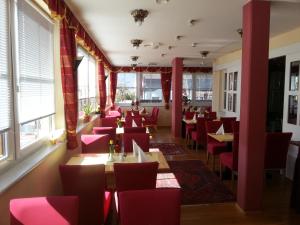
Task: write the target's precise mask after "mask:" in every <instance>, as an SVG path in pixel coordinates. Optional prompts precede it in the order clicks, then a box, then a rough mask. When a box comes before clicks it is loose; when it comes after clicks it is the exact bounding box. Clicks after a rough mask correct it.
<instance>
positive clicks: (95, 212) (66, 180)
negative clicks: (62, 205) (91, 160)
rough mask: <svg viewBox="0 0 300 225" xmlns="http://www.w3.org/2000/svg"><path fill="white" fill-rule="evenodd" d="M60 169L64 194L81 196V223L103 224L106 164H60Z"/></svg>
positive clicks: (83, 224) (82, 224)
mask: <svg viewBox="0 0 300 225" xmlns="http://www.w3.org/2000/svg"><path fill="white" fill-rule="evenodd" d="M59 171H60V176H61V181H62V187H63V191H64V194H65V195H77V196H78V197H79V224H80V225H85V224H94V225H100V224H103V220H104V219H103V217H104V208H103V207H104V206H103V204H104V191H105V186H106V180H105V179H106V177H105V166H104V165H101V164H99V165H84V166H82V165H60V167H59Z"/></svg>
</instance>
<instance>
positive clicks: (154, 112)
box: [152, 107, 159, 123]
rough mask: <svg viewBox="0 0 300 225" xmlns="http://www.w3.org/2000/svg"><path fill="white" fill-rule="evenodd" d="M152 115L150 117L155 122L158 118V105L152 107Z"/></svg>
mask: <svg viewBox="0 0 300 225" xmlns="http://www.w3.org/2000/svg"><path fill="white" fill-rule="evenodd" d="M153 110H154V111H153V117H152V119H153V121H154V122H155V123H157V120H158V113H159V108H158V107H153Z"/></svg>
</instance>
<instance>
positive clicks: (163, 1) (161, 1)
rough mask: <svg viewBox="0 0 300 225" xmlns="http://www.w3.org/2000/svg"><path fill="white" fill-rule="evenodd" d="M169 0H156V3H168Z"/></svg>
mask: <svg viewBox="0 0 300 225" xmlns="http://www.w3.org/2000/svg"><path fill="white" fill-rule="evenodd" d="M169 1H170V0H156V3H157V4H161V3H164V4H167V3H169Z"/></svg>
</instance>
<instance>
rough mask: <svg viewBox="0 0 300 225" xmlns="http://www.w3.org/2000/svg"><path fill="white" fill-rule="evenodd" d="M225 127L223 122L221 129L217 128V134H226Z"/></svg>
mask: <svg viewBox="0 0 300 225" xmlns="http://www.w3.org/2000/svg"><path fill="white" fill-rule="evenodd" d="M224 133H225V132H224V127H223V124H222V125H221V126H220V128H219V130H217V132H216V134H224Z"/></svg>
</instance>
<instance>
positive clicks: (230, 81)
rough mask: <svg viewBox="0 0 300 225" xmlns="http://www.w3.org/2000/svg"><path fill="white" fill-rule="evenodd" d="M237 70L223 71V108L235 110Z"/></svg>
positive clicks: (230, 110)
mask: <svg viewBox="0 0 300 225" xmlns="http://www.w3.org/2000/svg"><path fill="white" fill-rule="evenodd" d="M237 82H238V72H237V71H235V72H229V73H225V76H224V97H223V98H224V105H223V106H224V110H226V111H229V112H236V105H237V86H238V84H237Z"/></svg>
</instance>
